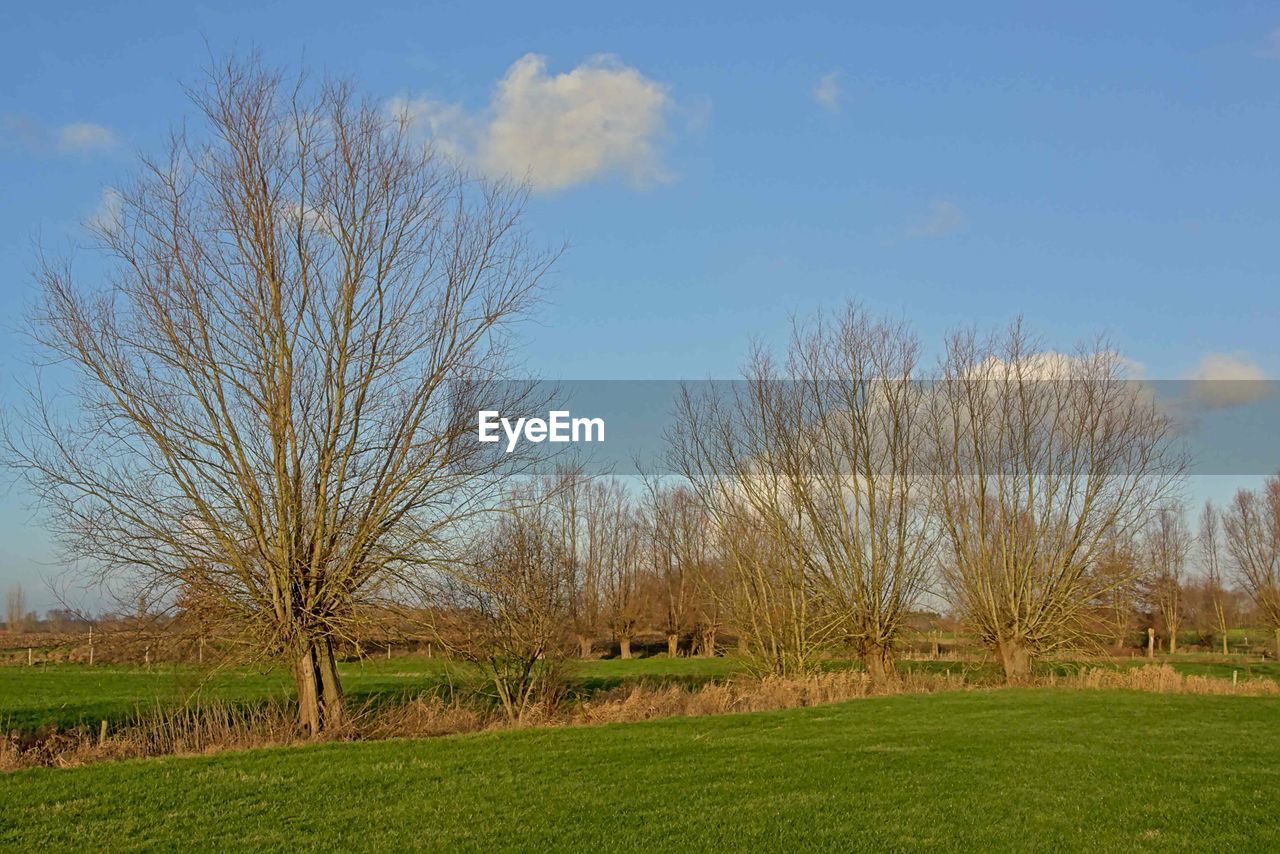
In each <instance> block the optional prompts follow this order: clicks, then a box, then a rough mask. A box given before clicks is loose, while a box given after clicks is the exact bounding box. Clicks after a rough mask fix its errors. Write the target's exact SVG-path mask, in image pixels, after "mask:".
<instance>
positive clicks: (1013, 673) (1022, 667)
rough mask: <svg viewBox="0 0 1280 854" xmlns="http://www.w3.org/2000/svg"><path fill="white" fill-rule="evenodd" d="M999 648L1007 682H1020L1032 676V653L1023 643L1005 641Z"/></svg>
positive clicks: (1001, 642) (1000, 643)
mask: <svg viewBox="0 0 1280 854" xmlns="http://www.w3.org/2000/svg"><path fill="white" fill-rule="evenodd" d="M998 647H999V650H1000V663H1001V664H1003V665H1004V678H1005V679H1006V680H1007V681H1009V682H1018V681H1021V680H1024V679H1026V678H1027V677H1029V676H1030V675H1031V653H1030V651H1028V650H1027V648H1026V646H1025V645H1024V644H1023V643H1022V642H1021V641H1018V640H1003V641H1000V642H999V644H998Z"/></svg>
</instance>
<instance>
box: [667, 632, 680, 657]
mask: <svg viewBox="0 0 1280 854" xmlns="http://www.w3.org/2000/svg"><path fill="white" fill-rule="evenodd" d="M679 653H680V636H679V635H667V658H675V657H676V656H677V655H678V654H679Z"/></svg>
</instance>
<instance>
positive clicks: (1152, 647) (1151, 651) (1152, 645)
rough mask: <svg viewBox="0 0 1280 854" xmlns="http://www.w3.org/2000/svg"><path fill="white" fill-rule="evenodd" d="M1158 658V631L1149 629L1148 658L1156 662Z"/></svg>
mask: <svg viewBox="0 0 1280 854" xmlns="http://www.w3.org/2000/svg"><path fill="white" fill-rule="evenodd" d="M1155 657H1156V630H1155V629H1147V658H1148V659H1151V660H1155Z"/></svg>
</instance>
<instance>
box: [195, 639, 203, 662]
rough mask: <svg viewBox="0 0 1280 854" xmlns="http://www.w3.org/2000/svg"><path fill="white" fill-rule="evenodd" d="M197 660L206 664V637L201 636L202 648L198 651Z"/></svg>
mask: <svg viewBox="0 0 1280 854" xmlns="http://www.w3.org/2000/svg"><path fill="white" fill-rule="evenodd" d="M196 661H197V662H198V663H200V664H204V637H203V636H202V637H201V638H200V650H199V651H198V652H197V653H196Z"/></svg>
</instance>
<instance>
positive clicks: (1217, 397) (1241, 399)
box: [1187, 353, 1275, 409]
mask: <svg viewBox="0 0 1280 854" xmlns="http://www.w3.org/2000/svg"><path fill="white" fill-rule="evenodd" d="M1187 379H1188V380H1190V381H1191V389H1190V392H1189V393H1188V395H1187V397H1188V398H1190V400H1191V401H1192V402H1193V403H1196V404H1198V405H1200V406H1201V407H1204V408H1206V409H1225V408H1228V407H1232V406H1244V405H1246V404H1250V403H1254V402H1256V401H1259V400H1262V399H1263V398H1265V397H1267V396H1268V395H1270V394H1271V393H1272V392H1273V391H1275V387H1274V385H1275V384H1274V383H1273V382H1272V381H1271V379H1270V378H1269V377H1268V376H1267V374H1266V371H1264V370H1262V368H1261V367H1260V366H1259V365H1258V363H1257V362H1255V361H1253V360H1252V359H1250V358H1249V357H1248V355H1246V354H1244V353H1206V354H1205V355H1204V358H1202V359H1201V360H1200V364H1199V365H1197V366H1196V368H1195V370H1193V371H1192V372H1191V373H1190V374H1189V375H1188V376H1187Z"/></svg>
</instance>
